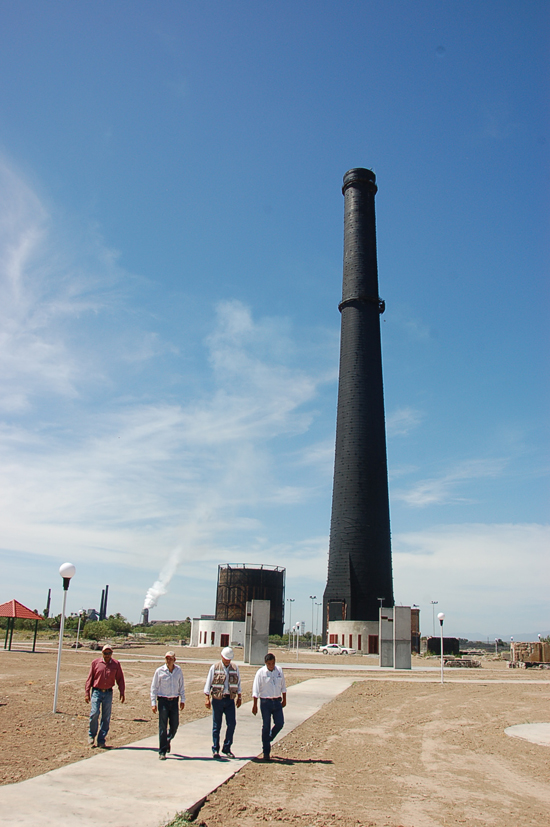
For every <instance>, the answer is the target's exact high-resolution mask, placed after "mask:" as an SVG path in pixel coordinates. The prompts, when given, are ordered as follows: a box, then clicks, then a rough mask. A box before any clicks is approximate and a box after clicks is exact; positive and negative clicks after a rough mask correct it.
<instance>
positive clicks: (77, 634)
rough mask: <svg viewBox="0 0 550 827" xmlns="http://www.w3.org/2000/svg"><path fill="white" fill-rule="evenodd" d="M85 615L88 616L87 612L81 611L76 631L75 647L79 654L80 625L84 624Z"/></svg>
mask: <svg viewBox="0 0 550 827" xmlns="http://www.w3.org/2000/svg"><path fill="white" fill-rule="evenodd" d="M85 614H86V612H85V611H84V609H81V610H80V611H79V613H78V629H77V630H76V644H75V647H74V648H75V650H76V651H77V652H78V638H79V637H80V624H81V622H82V616H83V615H85Z"/></svg>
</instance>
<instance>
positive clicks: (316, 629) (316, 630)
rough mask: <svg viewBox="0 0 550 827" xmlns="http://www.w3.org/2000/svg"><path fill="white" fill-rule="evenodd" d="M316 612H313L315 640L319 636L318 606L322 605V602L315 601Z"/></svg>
mask: <svg viewBox="0 0 550 827" xmlns="http://www.w3.org/2000/svg"><path fill="white" fill-rule="evenodd" d="M315 605H316V606H317V612H316V613H315V642H317V638H318V637H319V608H320V607H321V606H322V605H323V604H322V603H316V604H315Z"/></svg>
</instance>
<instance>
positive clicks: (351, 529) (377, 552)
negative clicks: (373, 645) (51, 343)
mask: <svg viewBox="0 0 550 827" xmlns="http://www.w3.org/2000/svg"><path fill="white" fill-rule="evenodd" d="M375 181H376V176H375V175H374V173H373V172H371V170H368V169H351V170H350V171H349V172H347V173H346V174H345V175H344V185H343V188H342V192H343V194H344V199H345V216H344V283H343V293H342V301H341V302H340V305H339V310H340V313H341V316H342V332H341V343H340V375H339V386H338V412H337V421H336V454H335V461H334V487H333V494H332V519H331V525H330V545H329V562H328V576H327V585H326V589H325V594H324V597H323V615H324V621H325V623H324V627H323V631H324V632H326V630H327V627H328V621H329V620H330V621H332V620H363V621H369V620H377V619H378V611H379V606H380V605H381V603H380V600H381V598H383V605H384V606H388V607H391V606H393V604H394V601H393V581H392V562H391V540H390V508H389V495H388V468H387V459H386V429H385V421H384V390H383V382H382V349H381V344H380V314H381V313H383V312H384V302H383V301H382V300H381V299H380V298H379V295H378V267H377V262H376V222H375V215H374V196H375V194H376V192H377V187H376V183H375Z"/></svg>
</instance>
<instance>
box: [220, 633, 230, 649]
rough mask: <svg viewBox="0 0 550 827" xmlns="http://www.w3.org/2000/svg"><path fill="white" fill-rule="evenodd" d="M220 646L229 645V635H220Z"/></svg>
mask: <svg viewBox="0 0 550 827" xmlns="http://www.w3.org/2000/svg"><path fill="white" fill-rule="evenodd" d="M220 646H221V647H222V648H223V647H224V646H229V635H220Z"/></svg>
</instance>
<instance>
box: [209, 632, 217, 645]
mask: <svg viewBox="0 0 550 827" xmlns="http://www.w3.org/2000/svg"><path fill="white" fill-rule="evenodd" d="M215 642H216V632H210V646H214V644H215Z"/></svg>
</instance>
